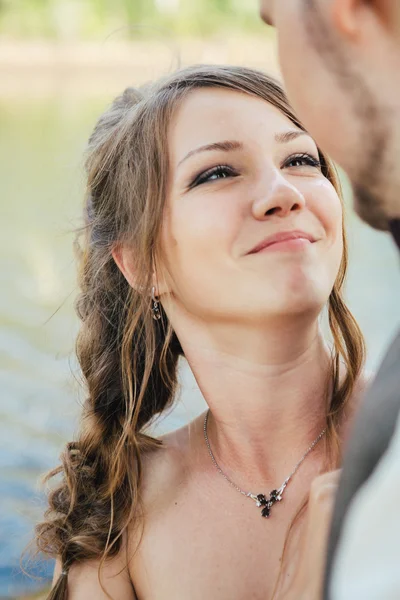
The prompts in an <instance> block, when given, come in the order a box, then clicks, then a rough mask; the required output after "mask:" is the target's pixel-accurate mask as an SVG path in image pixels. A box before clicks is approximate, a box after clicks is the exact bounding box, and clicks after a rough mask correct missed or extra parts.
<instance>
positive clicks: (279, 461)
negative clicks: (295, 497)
mask: <svg viewBox="0 0 400 600" xmlns="http://www.w3.org/2000/svg"><path fill="white" fill-rule="evenodd" d="M281 325H282V324H281ZM221 329H222V330H221ZM221 329H220V330H219V332H218V333H219V335H218V336H217V335H215V333H216V332H215V329H214V328H213V329H212V330H209V331H208V332H207V330H206V329H205V328H204V325H203V328H202V333H201V336H200V337H201V340H199V336H196V335H193V336H189V335H184V336H183V338H186V339H183V340H182V336H180V339H181V343H182V345H183V348H184V351H185V355H186V357H187V359H188V362H189V364H190V366H191V368H192V370H193V372H194V375H195V377H196V380H197V382H198V385H199V387H200V389H201V391H202V393H203V395H204V397H205V399H206V402H207V404H208V405H209V407H210V410H211V415H210V417H209V420H208V435H209V438H210V442H211V444H212V447H213V450H214V453H215V455H216V457H217V460H218V462H219V463H220V464H221V466H223V467H225V468H226V469H227V470H228V471H230V472H231V473H241V474H242V473H244V474H246V477H247V478H248V481H249V483H250V482H251V481H254V482H256V481H257V482H260V480H262V481H266V482H267V481H269V480H274V481H276V480H278V481H279V480H280V478H282V479H284V478H285V476H286V475H287V472H288V469H289V471H290V470H291V468H292V466H293V465H294V464H295V463H296V462H297V461H298V460H299V459H300V458H301V456H302V455H303V454H304V452H305V451H306V449H307V448H308V446H309V444H310V443H311V441H312V440H313V439H314V438H315V437H317V435H318V433H319V432H320V431H321V430H322V428H323V427H324V425H325V417H326V409H327V405H326V402H327V396H326V393H327V388H328V385H329V373H330V364H331V361H330V355H329V351H328V349H327V348H326V345H325V344H324V342H323V340H322V337H321V335H320V332H319V329H318V324H317V322H314V324H313V325H310V324H309V323H308V324H307V323H306V322H304V323H300V324H297V327H296V326H295V325H294V324H291V325H290V324H289V323H288V322H286V324H285V327H282V326H281V327H276V328H275V329H272V328H271V327H268V328H267V327H265V328H257V329H256V330H255V329H253V330H251V331H249V330H247V331H246V332H244V331H243V330H242V331H238V330H236V331H233V328H231V329H230V330H229V328H227V327H225V328H221ZM192 333H194V332H192ZM189 339H193V340H197V341H196V342H195V343H189V341H188V340H189ZM217 340H218V342H217ZM185 342H186V343H185Z"/></svg>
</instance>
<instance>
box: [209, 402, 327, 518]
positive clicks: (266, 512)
mask: <svg viewBox="0 0 400 600" xmlns="http://www.w3.org/2000/svg"><path fill="white" fill-rule="evenodd" d="M209 413H210V410H208V411H207V412H206V416H205V418H204V426H203V429H204V439H205V441H206V445H207V449H208V453H209V455H210V457H211V460H212V462H213V464H214V466H215V468H216V469H217V471H218V472H219V473H220V474H221V475H222V477H223V478H224V479H225V480H226V481H227V482H228V483H229V485H231V486H232V487H233V488H235V490H237V491H238V492H240V493H241V494H243V496H246V497H247V498H251V499H252V500H254V502H255V503H256V505H257V506H258V507H259V508H261V516H262V517H266V518H268V517H269V516H270V514H271V508H272V507H273V505H274V504H275V503H276V502H280V501H281V500H282V497H283V492H284V491H285V489H286V486H287V484H288V483H289V481H290V480H291V479H292V477H293V475H294V474H295V473H296V471H297V469H298V468H299V467H300V465H301V464H302V462H303V461H304V460H305V459H306V458H307V456H308V455H309V454H310V452H311V451H312V450H313V449H314V448H315V446H316V445H317V444H318V442H319V441H320V440H321V439H322V437H323V436H324V435H325V433H326V429H324V430H323V431H321V433H320V434H319V436H318V437H316V438H315V440H314V441H313V442H312V444H311V445H310V446H309V448H308V450H307V451H306V452H305V454H303V456H302V457H301V459H300V460H299V462H298V463H297V464H296V466H295V467H294V469H293V471H292V472H291V473H290V475H289V476H288V477H286V479H285V481H284V482H283V483H282V485H281V487H280V488H278V489H276V490H272V491H271V492H270V493H269V497H267V496H265V495H264V494H253V493H252V492H246V491H244V490H242V489H241V488H240V487H239V486H238V485H236V483H234V482H233V481H232V480H231V479H230V478H229V477H228V475H227V474H226V473H224V472H223V470H222V469H221V467H220V466H219V464H218V463H217V461H216V458H215V456H214V454H213V451H212V450H211V446H210V440H209V439H208V435H207V423H208V415H209Z"/></svg>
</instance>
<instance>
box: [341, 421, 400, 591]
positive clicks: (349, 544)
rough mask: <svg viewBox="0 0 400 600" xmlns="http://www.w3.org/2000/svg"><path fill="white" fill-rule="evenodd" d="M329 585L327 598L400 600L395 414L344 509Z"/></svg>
mask: <svg viewBox="0 0 400 600" xmlns="http://www.w3.org/2000/svg"><path fill="white" fill-rule="evenodd" d="M330 591H331V597H332V600H400V416H399V418H398V420H397V425H396V430H395V432H394V435H393V437H392V439H391V442H390V445H389V448H388V450H387V451H386V453H385V454H384V456H383V457H382V459H381V461H380V462H379V464H378V466H377V467H376V469H375V471H374V472H373V474H372V475H371V477H370V478H369V479H368V480H367V481H366V483H365V484H364V485H363V486H362V487H361V488H360V490H359V491H358V492H357V494H356V496H355V497H354V499H353V501H352V503H351V506H350V508H349V510H348V512H347V516H346V521H345V523H344V526H343V533H342V537H341V541H340V544H339V546H338V551H337V554H336V559H335V562H334V565H333V574H332V579H331V590H330Z"/></svg>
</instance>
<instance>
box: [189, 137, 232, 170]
mask: <svg viewBox="0 0 400 600" xmlns="http://www.w3.org/2000/svg"><path fill="white" fill-rule="evenodd" d="M242 148H243V144H242V142H237V141H235V140H225V141H224V142H213V143H212V144H205V145H204V146H200V147H199V148H195V149H194V150H191V151H190V152H188V153H187V154H186V156H184V157H183V158H182V160H180V161H179V163H178V165H177V166H178V167H179V166H180V165H181V164H182V163H183V162H184V161H185V160H187V159H188V158H190V157H191V156H193V155H194V154H199V153H200V152H212V151H215V150H220V151H221V150H222V152H232V151H233V150H241V149H242Z"/></svg>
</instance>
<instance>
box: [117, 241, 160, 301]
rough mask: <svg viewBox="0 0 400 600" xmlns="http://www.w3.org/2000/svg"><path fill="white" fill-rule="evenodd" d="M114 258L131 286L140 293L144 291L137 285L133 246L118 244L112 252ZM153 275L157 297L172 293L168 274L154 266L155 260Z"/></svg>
mask: <svg viewBox="0 0 400 600" xmlns="http://www.w3.org/2000/svg"><path fill="white" fill-rule="evenodd" d="M111 254H112V257H113V259H114V261H115V263H116V264H117V267H118V268H119V270H120V271H121V273H122V274H123V276H124V277H125V279H126V280H127V282H128V283H129V285H130V286H131V287H132V288H133V289H135V290H138V291H143V290H140V289H138V285H137V274H136V266H135V261H134V259H133V256H134V251H133V248H132V246H130V245H129V244H122V243H121V244H116V245H115V246H114V248H113V249H112V251H111ZM153 265H154V267H153V269H154V270H153V274H152V285H153V286H154V288H155V290H154V294H155V296H158V297H160V296H162V295H163V294H167V293H169V292H170V291H171V289H170V286H169V284H168V274H167V273H165V272H164V269H162V268H158V269H156V266H155V264H154V260H153Z"/></svg>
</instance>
